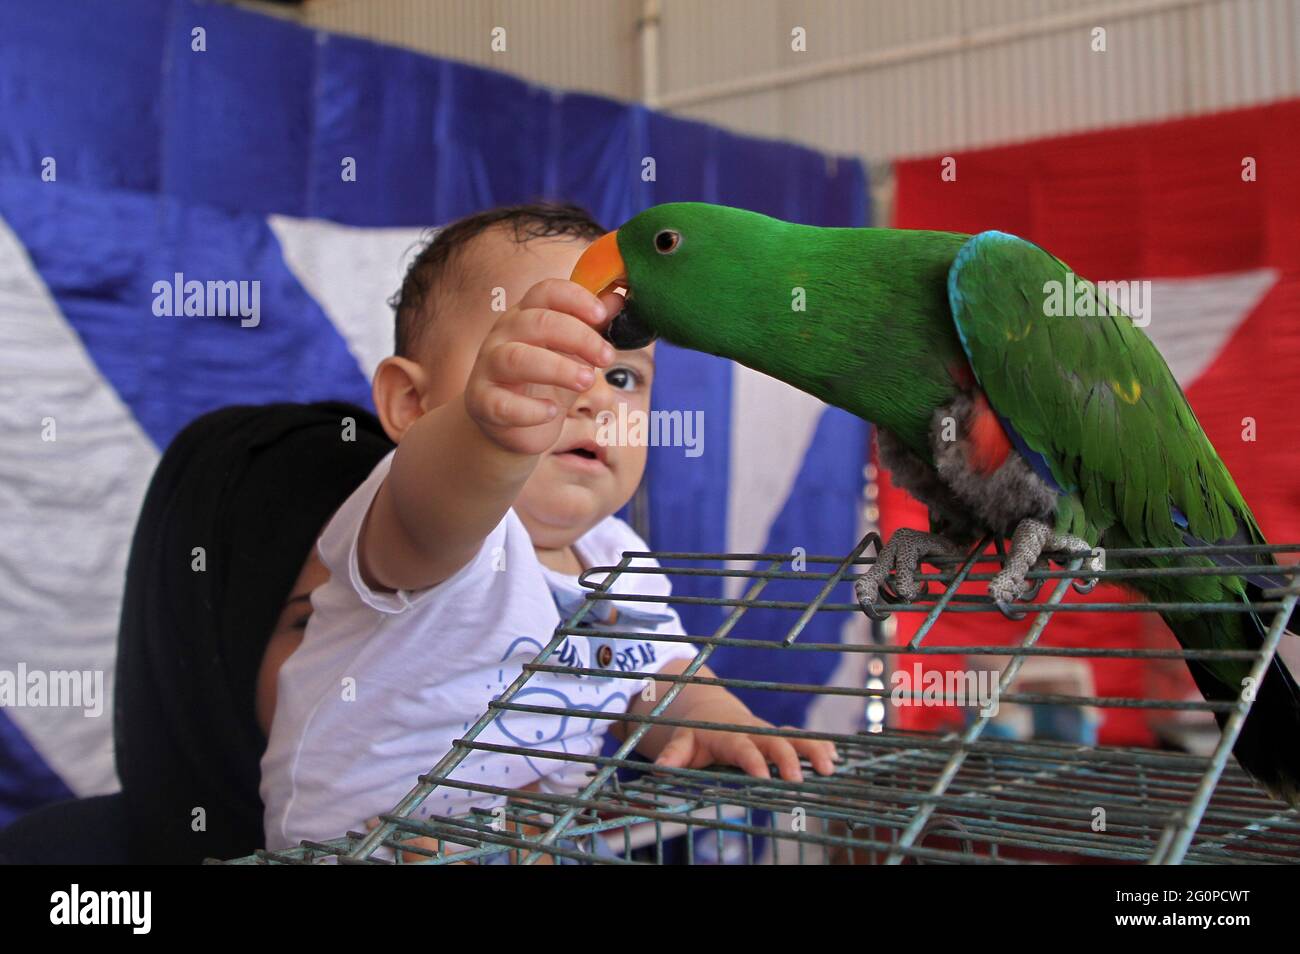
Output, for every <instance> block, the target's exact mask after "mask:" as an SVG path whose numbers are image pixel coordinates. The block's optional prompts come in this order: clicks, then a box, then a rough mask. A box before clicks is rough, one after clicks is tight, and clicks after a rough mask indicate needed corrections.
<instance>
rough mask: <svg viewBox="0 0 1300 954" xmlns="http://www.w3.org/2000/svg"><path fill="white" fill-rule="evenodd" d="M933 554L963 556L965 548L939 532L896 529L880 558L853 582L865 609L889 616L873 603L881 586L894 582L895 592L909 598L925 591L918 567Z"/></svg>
mask: <svg viewBox="0 0 1300 954" xmlns="http://www.w3.org/2000/svg"><path fill="white" fill-rule="evenodd" d="M931 556H961V551H960V550H959V549H958V548H957V547H956V546H954V545H953V544H952V543H950V542H949V541H948V540H947V539H945V538H944V537H941V536H939V535H938V534H937V533H925V532H923V531H921V530H910V529H907V528H903V529H902V530H898V531H896V532H895V533H894V535H893V536H892V537H890V538H889V542H888V543H886V544H885V546H884V547H883V548H882V549H881V551H880V553H879V554H878V555H877V556H876V562H875V563H874V564H872V565H871V566H870V567H868V568H867V571H866V572H865V573H863V574H862V576H860V577H859V578H858V580H857V582H856V583H854V584H853V592H854V594H855V595H856V596H857V598H858V605H859V606H861V607H862V611H863V612H864V613H866V614H867V615H868V616H870V617H871V618H872V619H876V620H880V619H886V618H887V617H888V616H889V614H888V613H886V612H882V611H881V610H878V609H876V608H875V607H874V606H873V605H872V604H874V603H875V602H876V601H877V600H878V599H879V598H880V588H881V586H886V587H888V586H891V585H892V587H893V590H894V592H895V593H897V594H898V595H899V596H901V597H902V598H903V599H904V600H906V601H907V602H909V603H910V602H912V601H913V600H915V599H916V598H917V597H918V596H920V595H921V584H920V583H917V581H916V571H917V570H918V569H919V568H920V566H921V561H922V560H923V559H924V558H926V557H931ZM891 570H892V571H893V573H894V579H893V582H892V584H891V583H890V581H889V573H890V571H891Z"/></svg>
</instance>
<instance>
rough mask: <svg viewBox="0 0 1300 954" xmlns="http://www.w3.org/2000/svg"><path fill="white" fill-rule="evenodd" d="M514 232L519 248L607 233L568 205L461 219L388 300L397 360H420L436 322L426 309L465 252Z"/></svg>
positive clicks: (429, 242)
mask: <svg viewBox="0 0 1300 954" xmlns="http://www.w3.org/2000/svg"><path fill="white" fill-rule="evenodd" d="M498 225H499V226H504V227H508V228H510V229H512V232H513V236H514V240H515V241H516V242H519V243H520V244H522V243H524V242H529V241H532V240H533V239H545V238H560V237H571V238H584V239H597V238H600V236H602V235H604V234H605V232H606V230H605V229H604V228H602V227H601V225H600V223H599V222H597V221H596V220H595V219H594V218H592V216H591V213H590V212H588V211H587V210H586V209H584V208H582V207H580V206H577V205H573V204H571V203H567V202H534V203H529V204H526V205H506V206H500V207H498V208H495V209H488V210H486V211H484V212H478V213H476V214H474V215H470V216H466V217H465V218H463V219H459V220H457V221H455V222H453V223H451V224H450V225H448V226H446V227H445V228H442V229H438V230H437V231H436V232H433V233H431V235H430V237H429V238H427V239H426V240H425V241H424V242H423V244H422V246H421V248H420V251H419V254H418V255H416V257H415V261H413V262H412V263H411V267H410V268H408V269H407V270H406V277H405V278H404V279H402V287H401V288H400V289H398V291H397V294H395V295H393V297H392V298H390V299H389V300H388V304H389V305H391V306H392V308H393V311H394V313H395V315H396V328H395V334H394V337H395V339H396V340H395V342H394V351H393V353H394V354H397V355H399V356H401V357H405V358H412V357H414V356H415V353H416V349H417V347H418V345H419V342H420V338H421V335H422V333H423V330H424V328H425V327H427V326H428V324H429V319H430V318H432V317H433V316H432V315H431V314H430V313H429V312H428V310H427V309H426V305H427V304H428V303H429V301H430V299H431V298H432V297H433V292H434V291H435V290H436V289H437V287H438V285H439V284H440V283H441V282H444V281H446V280H448V277H449V272H450V270H451V269H452V268H454V267H455V265H456V261H457V260H458V258H459V255H460V253H461V252H462V251H463V250H464V248H465V247H466V246H467V245H468V244H469V243H470V242H471V241H473V239H474V238H476V237H477V236H479V235H482V234H483V233H484V232H486V231H487V230H488V229H490V228H493V227H495V226H498Z"/></svg>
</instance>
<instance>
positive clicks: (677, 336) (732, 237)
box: [572, 202, 804, 360]
mask: <svg viewBox="0 0 1300 954" xmlns="http://www.w3.org/2000/svg"><path fill="white" fill-rule="evenodd" d="M799 228H804V227H802V226H792V225H791V224H790V223H787V222H781V221H779V220H777V219H772V218H768V217H767V216H765V215H759V214H757V213H755V212H747V211H744V210H743V209H732V208H727V207H725V206H718V205H708V204H705V203H702V202H673V203H669V204H666V205H657V206H654V207H653V208H650V209H647V210H645V211H644V212H642V213H641V214H640V215H637V216H635V217H634V218H632V219H629V220H628V221H627V222H626V223H624V224H623V226H622V227H621V228H619V229H618V231H616V232H610V233H609V234H608V235H605V236H603V237H602V238H600V239H597V240H596V242H595V243H593V244H592V245H591V246H590V247H589V248H588V249H587V250H586V252H584V253H583V255H582V257H581V258H580V259H579V260H578V263H577V265H576V266H575V267H574V270H573V275H572V279H573V281H575V282H577V283H578V284H580V285H582V286H584V287H585V288H587V289H588V290H589V291H592V292H595V293H597V294H599V293H601V292H603V291H608V290H610V289H612V288H615V287H619V286H622V287H625V288H626V289H627V303H626V304H625V305H624V307H623V310H622V311H621V312H620V313H619V314H618V315H617V316H616V317H615V318H614V319H613V320H612V321H611V322H610V324H609V326H608V328H607V329H606V331H605V336H606V338H608V339H609V341H610V342H611V343H612V344H613V345H614V346H615V347H617V348H621V349H629V348H640V347H644V346H645V345H647V344H649V343H650V342H651V341H653V340H654V339H655V338H664V339H665V340H667V341H671V342H673V343H674V344H677V345H681V346H683V347H687V348H692V349H695V350H697V351H706V352H709V353H711V354H722V355H725V356H727V357H732V358H737V359H739V360H744V357H745V351H746V348H745V345H746V343H748V344H751V345H752V343H753V342H754V341H755V339H756V337H759V336H769V335H771V334H772V333H773V332H775V331H776V330H777V329H776V328H774V327H773V324H774V323H777V324H780V323H790V322H791V318H790V301H791V287H792V285H793V284H794V283H795V281H796V279H797V276H796V275H795V274H794V271H797V260H798V255H797V254H796V253H795V250H794V249H793V248H788V247H787V248H783V247H782V246H783V245H785V243H786V241H787V240H788V238H789V234H788V233H789V230H790V229H799ZM768 340H771V339H770V337H769V339H768Z"/></svg>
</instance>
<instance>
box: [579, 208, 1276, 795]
mask: <svg viewBox="0 0 1300 954" xmlns="http://www.w3.org/2000/svg"><path fill="white" fill-rule="evenodd" d="M573 280H574V281H576V282H578V283H579V284H582V285H584V286H585V287H587V288H588V289H590V290H592V291H595V292H600V291H606V290H609V289H611V288H615V287H618V286H622V287H623V288H624V289H625V290H626V300H625V304H624V306H623V308H622V311H620V312H619V313H618V314H617V315H616V316H615V317H614V318H613V319H612V320H611V321H610V323H609V325H608V327H607V328H606V330H605V334H606V337H607V338H608V339H609V340H610V341H611V342H612V343H613V344H614V345H615V346H616V347H619V348H637V347H643V346H644V345H646V344H647V343H649V342H650V341H651V340H653V339H654V338H656V337H661V338H663V339H664V340H666V341H669V342H672V343H673V344H676V345H680V346H682V347H685V348H691V349H694V350H697V351H703V352H707V353H709V354H714V355H720V356H722V357H726V358H730V359H732V360H734V361H738V362H740V363H741V364H744V365H747V366H748V367H750V368H753V369H754V370H756V371H760V372H762V373H764V374H767V375H770V376H772V377H775V378H778V379H780V380H782V381H785V382H786V383H788V384H791V385H793V386H794V387H796V388H799V389H800V390H803V391H806V392H807V393H809V394H812V395H814V396H815V397H817V398H820V399H821V400H822V401H825V402H826V403H828V404H833V405H835V406H836V407H841V408H844V409H845V410H847V411H850V412H852V413H854V414H856V415H858V416H860V417H862V418H864V419H865V420H867V421H870V422H871V423H872V424H874V425H875V429H876V434H877V440H878V444H879V451H880V460H881V463H882V465H883V466H885V467H886V468H887V469H889V471H890V472H891V475H892V477H893V479H894V482H895V483H897V484H899V485H901V486H902V487H903V488H905V489H906V490H907V491H908V492H909V493H911V494H913V495H914V496H915V497H917V498H918V499H919V500H921V501H922V502H923V503H924V504H926V505H927V506H928V507H929V509H930V530H929V532H921V531H917V530H900V531H899V532H898V533H897V534H896V535H895V536H894V537H893V538H891V539H890V541H889V542H888V544H886V546H885V547H884V548H883V549H882V551H881V553H880V554H879V556H878V558H877V561H876V563H875V564H874V565H873V566H871V567H870V568H869V569H868V570H867V572H866V573H864V574H863V575H862V577H861V578H860V579H858V580H857V582H856V584H855V588H856V594H857V597H858V600H859V602H860V603H861V604H862V606H863V608H864V610H866V611H867V612H868V613H870V614H872V615H876V614H877V613H878V609H877V607H878V603H877V598H878V595H879V592H880V589H881V587H882V586H885V587H887V588H892V590H893V591H894V593H895V594H896V595H897V596H900V597H902V598H904V599H908V600H911V599H915V598H916V596H917V595H918V594H919V592H920V587H919V586H918V585H917V583H916V581H915V579H914V576H915V572H916V570H917V568H918V566H919V563H920V561H921V559H922V558H924V557H927V556H933V555H936V554H943V555H951V554H954V553H957V552H960V551H959V550H958V548H957V545H959V544H969V543H971V542H974V541H975V540H978V539H981V538H982V537H983V536H984V535H985V534H988V533H991V534H993V535H994V536H995V538H996V539H999V540H1004V539H1006V538H1008V537H1009V538H1010V540H1011V545H1010V548H1009V550H1008V552H1007V559H1006V562H1005V564H1004V566H1003V568H1002V569H1001V571H1000V572H999V573H998V574H996V576H995V577H994V579H993V580H992V582H991V583H990V584H989V593H990V596H991V597H992V598H993V600H994V601H995V602H996V603H997V604H998V605H999V606H1000V607H1001V608H1003V610H1004V612H1007V613H1008V614H1009V615H1010V614H1011V613H1012V609H1011V607H1012V606H1013V605H1014V604H1016V603H1017V602H1018V601H1023V600H1024V599H1026V598H1032V593H1031V588H1030V587H1029V586H1028V585H1027V583H1026V580H1025V574H1026V573H1027V572H1028V571H1029V569H1030V568H1032V567H1033V566H1034V565H1035V564H1036V563H1038V562H1039V560H1040V555H1041V554H1043V553H1046V552H1053V553H1057V554H1060V553H1062V552H1064V553H1065V554H1067V557H1066V558H1067V559H1068V558H1069V556H1070V555H1074V556H1079V557H1082V558H1083V559H1084V561H1085V564H1084V565H1086V566H1087V567H1089V568H1090V569H1091V570H1092V571H1093V572H1096V571H1097V570H1099V569H1100V568H1101V562H1100V560H1101V551H1100V550H1097V549H1094V548H1096V547H1104V548H1129V547H1159V548H1175V549H1179V548H1185V547H1188V546H1194V545H1200V544H1204V543H1207V542H1209V543H1215V544H1263V543H1265V542H1266V541H1265V539H1264V536H1263V534H1262V533H1261V531H1260V529H1259V526H1258V525H1257V524H1256V522H1255V518H1254V517H1253V516H1252V515H1251V512H1250V508H1249V507H1248V506H1247V504H1246V501H1245V500H1244V499H1243V498H1242V495H1241V493H1240V491H1238V489H1237V487H1236V485H1235V484H1234V483H1233V480H1232V476H1231V475H1230V474H1229V473H1228V470H1227V468H1226V467H1225V466H1224V464H1223V462H1222V461H1221V460H1220V459H1219V455H1218V454H1217V453H1216V452H1215V450H1214V447H1213V446H1212V445H1211V444H1210V441H1209V439H1208V438H1207V437H1206V435H1205V432H1204V431H1203V430H1202V429H1201V426H1200V423H1199V422H1198V421H1197V419H1196V415H1195V414H1194V413H1193V412H1192V408H1191V406H1190V405H1189V404H1188V402H1187V398H1186V397H1185V396H1184V394H1183V392H1182V389H1181V388H1180V387H1179V386H1178V383H1177V381H1176V380H1175V379H1174V376H1173V375H1172V374H1171V373H1170V371H1169V368H1168V366H1167V365H1166V364H1165V362H1164V359H1163V358H1161V356H1160V353H1159V352H1158V351H1157V350H1156V348H1155V346H1154V345H1152V344H1151V342H1150V340H1149V339H1148V338H1147V337H1146V335H1145V334H1144V333H1143V332H1142V331H1141V330H1140V329H1139V328H1137V327H1135V326H1134V324H1133V323H1132V321H1131V320H1129V319H1128V318H1127V317H1126V316H1125V315H1124V314H1123V313H1122V312H1120V311H1119V310H1118V309H1116V308H1115V307H1114V306H1113V305H1111V304H1110V303H1109V302H1108V301H1106V300H1105V299H1104V298H1101V297H1094V298H1093V300H1092V307H1088V306H1087V303H1086V301H1085V302H1084V305H1083V306H1082V307H1077V308H1073V309H1071V310H1072V311H1073V312H1074V314H1068V315H1058V314H1055V313H1054V311H1053V309H1051V308H1049V307H1047V299H1048V297H1049V289H1055V288H1065V287H1069V288H1074V289H1075V290H1076V292H1077V289H1078V288H1079V287H1080V286H1086V289H1087V290H1089V291H1086V292H1085V295H1084V298H1085V299H1086V296H1087V295H1088V294H1091V295H1094V296H1096V295H1097V293H1096V288H1095V285H1092V284H1091V283H1087V282H1084V280H1083V279H1079V278H1076V277H1075V276H1073V275H1072V274H1071V273H1070V269H1069V268H1068V266H1066V265H1065V264H1064V263H1063V262H1061V261H1060V260H1059V259H1057V258H1055V257H1054V256H1053V255H1051V254H1050V253H1048V252H1046V251H1044V250H1043V249H1041V248H1039V247H1038V246H1036V245H1034V244H1032V243H1030V242H1027V241H1025V240H1023V239H1019V238H1016V237H1015V236H1012V235H1007V234H1005V233H1002V232H983V233H981V234H979V235H975V236H971V235H963V234H957V233H950V232H932V231H919V230H905V229H873V228H861V229H855V228H816V227H812V226H805V225H797V224H793V223H789V222H783V221H780V220H777V219H773V218H769V217H767V216H764V215H759V214H757V213H753V212H748V211H744V210H741V209H733V208H726V207H723V206H714V205H708V204H703V203H692V202H685V203H671V204H666V205H660V206H655V207H653V208H650V209H647V210H646V211H644V212H642V213H641V214H639V215H637V216H635V217H634V218H632V219H630V220H629V221H628V222H626V223H625V224H624V225H623V226H622V227H621V228H619V229H618V230H617V231H616V232H611V233H609V234H608V235H606V236H604V237H602V238H600V239H598V240H597V241H596V242H595V243H593V244H592V245H591V246H590V247H589V248H588V249H587V250H586V252H584V254H583V256H582V258H581V259H580V260H579V262H578V263H577V265H576V267H575V269H574V272H573ZM1053 283H1059V284H1053ZM1080 300H1081V301H1082V300H1083V299H1080ZM1215 559H1216V561H1222V562H1221V564H1220V565H1232V566H1246V565H1251V564H1252V563H1255V562H1259V563H1267V564H1270V565H1275V564H1274V562H1273V560H1272V558H1271V557H1268V556H1266V555H1259V554H1249V555H1247V556H1244V557H1241V556H1231V555H1229V556H1226V557H1216V558H1215ZM1129 565H1131V566H1147V567H1169V566H1187V565H1197V566H1212V565H1213V564H1212V563H1211V561H1210V559H1209V558H1206V557H1199V556H1198V557H1197V558H1195V559H1191V560H1189V559H1188V558H1186V557H1182V558H1176V557H1161V556H1159V555H1156V556H1151V557H1149V558H1145V559H1141V560H1137V561H1131V562H1130V564H1129ZM891 572H892V579H891ZM1286 580H1287V578H1286V577H1285V576H1283V575H1282V574H1273V575H1269V574H1259V573H1255V572H1253V571H1248V572H1245V573H1243V575H1241V576H1161V577H1139V578H1135V579H1134V580H1133V581H1132V584H1131V585H1132V586H1133V588H1135V589H1136V590H1138V591H1139V592H1140V593H1141V594H1142V595H1143V596H1145V597H1146V598H1147V599H1149V600H1152V601H1157V602H1191V603H1222V602H1236V601H1246V600H1253V601H1259V600H1260V599H1261V597H1260V591H1261V590H1263V589H1268V588H1271V587H1280V586H1285V585H1286ZM1092 582H1095V580H1094V581H1089V580H1079V581H1077V583H1078V586H1077V588H1079V589H1080V590H1085V589H1087V588H1090V585H1091V583H1092ZM1164 620H1165V622H1166V623H1167V624H1168V626H1169V628H1170V629H1171V630H1172V631H1173V633H1174V635H1175V636H1176V637H1177V638H1178V641H1179V642H1180V643H1181V644H1182V646H1183V647H1185V648H1187V649H1219V650H1224V649H1245V650H1253V649H1258V648H1259V647H1260V645H1261V643H1262V640H1263V637H1264V634H1265V632H1266V631H1267V627H1268V626H1269V625H1270V624H1271V623H1272V620H1271V619H1269V618H1268V617H1267V616H1264V617H1263V618H1261V616H1260V615H1259V614H1257V613H1254V612H1240V613H1208V612H1200V613H1198V612H1174V611H1170V612H1166V613H1165V614H1164ZM1188 667H1189V668H1190V670H1191V672H1192V676H1193V677H1194V678H1195V680H1196V683H1197V686H1198V687H1199V688H1200V690H1201V693H1202V694H1203V695H1204V696H1205V698H1206V699H1208V700H1213V701H1230V702H1236V701H1237V700H1238V699H1239V698H1240V696H1241V694H1242V692H1243V688H1244V686H1245V681H1246V679H1247V676H1248V674H1249V672H1250V668H1251V662H1250V661H1249V660H1226V661H1224V660H1208V661H1207V660H1190V661H1189V662H1188ZM1217 717H1218V719H1219V722H1220V725H1222V724H1223V723H1224V722H1226V719H1227V714H1226V713H1217ZM1234 753H1235V755H1236V757H1237V760H1238V761H1239V762H1240V763H1241V765H1242V766H1243V767H1244V768H1245V769H1246V770H1247V771H1248V772H1249V773H1250V774H1251V775H1252V776H1253V777H1254V778H1255V779H1256V780H1257V781H1258V782H1259V783H1260V784H1261V785H1262V786H1263V787H1264V788H1265V789H1266V790H1267V791H1268V792H1269V793H1271V794H1272V795H1274V796H1275V797H1278V798H1281V799H1282V800H1284V801H1287V802H1289V803H1290V804H1291V805H1300V688H1297V685H1296V682H1295V680H1294V679H1293V677H1292V676H1291V674H1290V672H1289V671H1288V670H1287V668H1286V665H1285V663H1284V662H1283V661H1282V660H1281V659H1280V658H1276V657H1275V658H1274V659H1273V661H1272V663H1271V665H1270V666H1269V668H1268V670H1267V672H1266V674H1265V677H1264V679H1263V680H1262V684H1261V685H1260V686H1259V687H1257V689H1256V698H1255V700H1254V703H1253V706H1252V708H1251V711H1250V715H1249V716H1248V718H1247V720H1246V722H1245V725H1244V726H1243V727H1242V730H1241V733H1240V735H1239V737H1238V741H1237V743H1236V746H1235V748H1234Z"/></svg>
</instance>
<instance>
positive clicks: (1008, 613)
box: [993, 599, 1028, 622]
mask: <svg viewBox="0 0 1300 954" xmlns="http://www.w3.org/2000/svg"><path fill="white" fill-rule="evenodd" d="M993 605H994V606H996V607H997V608H998V611H999V612H1000V613H1001V614H1002V615H1003V616H1005V617H1006V618H1007V619H1009V620H1012V621H1017V622H1018V621H1019V620H1022V619H1024V618H1025V616H1026V615H1028V614H1026V613H1022V612H1019V611H1018V610H1013V609H1012V608H1011V604H1010V603H1008V602H1007V601H1006V600H999V599H994V600H993Z"/></svg>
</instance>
